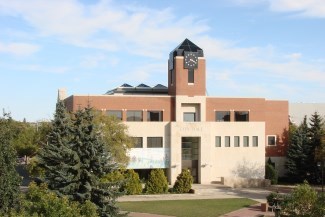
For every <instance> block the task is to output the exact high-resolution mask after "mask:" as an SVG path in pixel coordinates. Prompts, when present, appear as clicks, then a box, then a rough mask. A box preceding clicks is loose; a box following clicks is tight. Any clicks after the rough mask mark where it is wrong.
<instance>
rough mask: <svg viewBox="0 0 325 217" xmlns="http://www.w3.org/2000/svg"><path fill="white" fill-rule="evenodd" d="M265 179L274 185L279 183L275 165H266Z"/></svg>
mask: <svg viewBox="0 0 325 217" xmlns="http://www.w3.org/2000/svg"><path fill="white" fill-rule="evenodd" d="M265 178H266V179H269V180H271V184H272V185H276V184H277V183H278V173H277V171H276V170H275V169H274V167H273V165H271V164H269V163H267V164H266V165H265Z"/></svg>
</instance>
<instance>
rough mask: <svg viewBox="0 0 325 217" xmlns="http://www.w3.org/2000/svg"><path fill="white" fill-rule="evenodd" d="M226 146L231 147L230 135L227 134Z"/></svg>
mask: <svg viewBox="0 0 325 217" xmlns="http://www.w3.org/2000/svg"><path fill="white" fill-rule="evenodd" d="M225 147H230V136H225Z"/></svg>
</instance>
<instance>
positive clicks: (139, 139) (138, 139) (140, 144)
mask: <svg viewBox="0 0 325 217" xmlns="http://www.w3.org/2000/svg"><path fill="white" fill-rule="evenodd" d="M133 142H134V143H133V144H134V145H133V148H143V141H142V137H133Z"/></svg>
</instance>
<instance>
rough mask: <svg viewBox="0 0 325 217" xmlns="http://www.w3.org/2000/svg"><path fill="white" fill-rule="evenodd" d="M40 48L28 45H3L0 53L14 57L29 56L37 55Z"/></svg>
mask: <svg viewBox="0 0 325 217" xmlns="http://www.w3.org/2000/svg"><path fill="white" fill-rule="evenodd" d="M38 50H39V47H38V46H37V45H34V44H28V43H1V42H0V53H9V54H12V55H14V56H29V55H32V54H34V53H36V52H37V51H38Z"/></svg>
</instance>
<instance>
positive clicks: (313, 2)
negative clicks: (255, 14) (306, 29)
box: [232, 0, 325, 18]
mask: <svg viewBox="0 0 325 217" xmlns="http://www.w3.org/2000/svg"><path fill="white" fill-rule="evenodd" d="M232 1H233V2H234V3H236V4H239V5H244V6H251V5H259V4H265V3H267V4H268V6H269V8H270V10H271V11H276V12H292V13H295V14H296V15H299V16H305V17H315V18H325V1H324V0H232Z"/></svg>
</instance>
